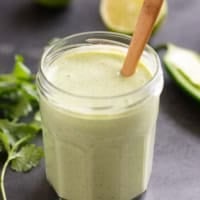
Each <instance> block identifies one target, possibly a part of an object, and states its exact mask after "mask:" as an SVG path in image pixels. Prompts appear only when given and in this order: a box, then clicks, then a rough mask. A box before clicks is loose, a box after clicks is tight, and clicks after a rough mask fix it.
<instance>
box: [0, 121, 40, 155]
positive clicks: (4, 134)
mask: <svg viewBox="0 0 200 200" xmlns="http://www.w3.org/2000/svg"><path fill="white" fill-rule="evenodd" d="M40 129H41V127H40V126H39V125H38V124H35V123H30V124H25V123H15V122H10V121H8V120H0V142H1V144H2V146H3V147H4V149H5V150H6V151H7V153H9V150H10V149H11V148H13V147H14V146H15V144H16V143H17V141H19V140H23V143H27V142H29V141H30V140H31V139H32V138H34V137H35V136H36V135H37V134H38V133H39V131H40Z"/></svg>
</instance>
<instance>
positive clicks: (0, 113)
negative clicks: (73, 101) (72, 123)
mask: <svg viewBox="0 0 200 200" xmlns="http://www.w3.org/2000/svg"><path fill="white" fill-rule="evenodd" d="M34 79H35V76H34V75H32V73H31V71H30V70H29V69H28V68H27V67H26V66H25V65H24V60H23V57H22V56H20V55H17V56H16V57H15V66H14V69H13V71H12V72H11V73H10V74H2V75H0V158H3V156H2V155H6V158H5V159H4V160H3V161H4V164H3V167H2V170H1V176H0V181H1V182H0V183H1V194H2V198H3V200H6V199H7V197H6V192H5V186H4V179H5V173H6V170H7V168H8V166H9V165H10V167H11V169H13V170H15V171H17V172H27V171H29V170H31V169H32V168H33V167H36V166H37V165H38V164H39V162H40V160H41V158H42V157H43V150H42V148H41V147H37V146H36V145H35V144H31V141H32V140H33V139H34V138H35V137H36V136H37V135H38V133H39V132H40V130H41V125H40V115H39V112H38V109H39V106H38V98H37V93H36V88H35V84H34ZM24 117H27V118H28V119H29V120H28V122H27V123H24V122H22V119H23V118H24ZM1 161H2V160H1Z"/></svg>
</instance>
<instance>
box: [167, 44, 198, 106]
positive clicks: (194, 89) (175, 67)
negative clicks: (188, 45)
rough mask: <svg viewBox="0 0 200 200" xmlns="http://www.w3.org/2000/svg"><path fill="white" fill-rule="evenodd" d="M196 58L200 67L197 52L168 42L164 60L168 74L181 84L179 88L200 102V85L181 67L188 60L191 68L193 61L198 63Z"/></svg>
mask: <svg viewBox="0 0 200 200" xmlns="http://www.w3.org/2000/svg"><path fill="white" fill-rule="evenodd" d="M183 56H184V57H183ZM172 57H173V58H172ZM196 59H197V60H198V62H199V65H198V68H200V58H199V56H198V54H197V53H195V52H194V51H191V50H188V49H184V48H180V47H177V46H175V45H172V44H168V45H167V52H166V54H165V55H164V58H163V62H164V64H165V66H166V70H167V72H168V74H169V75H170V76H171V78H172V79H173V80H174V81H175V83H176V84H177V85H178V86H179V88H180V89H182V91H184V93H185V94H186V95H187V96H190V97H192V98H193V99H194V100H197V101H198V102H200V87H199V86H200V85H197V84H196V83H195V84H194V82H192V81H191V79H189V77H188V74H186V71H183V70H182V69H181V65H183V64H182V63H184V61H185V60H187V61H186V62H187V64H189V65H187V66H188V68H189V69H190V67H191V68H192V64H191V63H193V62H195V63H196ZM194 60H195V61H194ZM184 65H185V64H184ZM195 65H196V64H195ZM198 70H199V69H198ZM198 75H199V74H198ZM190 76H191V75H190Z"/></svg>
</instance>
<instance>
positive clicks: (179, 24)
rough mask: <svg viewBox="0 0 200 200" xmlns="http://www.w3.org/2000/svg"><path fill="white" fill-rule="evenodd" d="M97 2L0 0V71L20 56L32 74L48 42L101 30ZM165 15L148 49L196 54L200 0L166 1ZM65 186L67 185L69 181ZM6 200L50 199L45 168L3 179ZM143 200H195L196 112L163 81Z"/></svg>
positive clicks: (198, 160) (198, 183)
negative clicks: (55, 5)
mask: <svg viewBox="0 0 200 200" xmlns="http://www.w3.org/2000/svg"><path fill="white" fill-rule="evenodd" d="M98 2H99V1H98V0H72V3H71V5H70V7H69V8H68V9H67V10H63V11H61V12H55V13H53V12H49V11H45V10H42V9H38V8H37V7H35V6H33V4H32V3H31V1H30V0H29V1H28V0H18V1H13V0H6V1H0V72H5V71H9V70H10V69H11V66H12V63H13V60H12V58H13V55H14V54H16V53H22V54H23V55H24V56H25V58H26V62H27V63H28V64H29V65H30V66H32V70H33V71H34V72H36V70H37V66H38V63H39V58H40V55H41V52H42V48H43V46H44V45H45V44H47V42H48V41H49V39H51V38H53V37H62V36H65V35H69V34H72V33H76V32H82V31H89V30H104V29H105V27H104V26H103V24H102V22H101V20H100V17H99V15H98ZM168 2H169V16H168V18H167V20H166V22H165V25H164V26H163V27H162V28H161V30H160V31H159V32H158V33H157V34H156V35H155V37H154V38H153V39H152V44H153V45H155V44H160V43H164V42H169V41H170V42H175V43H176V44H178V45H181V46H184V47H188V48H192V49H194V50H197V51H199V52H200V26H199V17H198V16H199V10H200V1H199V0H190V1H188V0H175V1H174V0H168ZM69 181H70V180H69ZM6 189H7V193H8V200H35V199H37V200H55V199H56V195H55V194H54V192H53V191H52V189H51V188H50V186H49V185H48V183H47V182H46V179H45V174H44V164H42V165H41V166H40V167H39V168H37V169H34V170H33V171H32V172H31V173H29V174H16V173H13V172H11V171H9V172H8V174H7V177H6ZM142 199H144V200H198V199H200V109H199V105H195V104H194V103H193V102H192V101H190V99H188V98H186V97H185V96H184V95H183V94H182V93H181V92H180V91H179V90H178V89H177V88H176V87H175V85H174V84H173V82H172V81H171V80H170V79H169V78H168V76H166V77H165V88H164V91H163V94H162V97H161V107H160V115H159V120H158V129H157V139H156V147H155V159H154V167H153V174H152V177H151V181H150V186H149V189H148V191H147V193H146V194H145V195H144V196H143V198H142ZM94 200H95V199H94Z"/></svg>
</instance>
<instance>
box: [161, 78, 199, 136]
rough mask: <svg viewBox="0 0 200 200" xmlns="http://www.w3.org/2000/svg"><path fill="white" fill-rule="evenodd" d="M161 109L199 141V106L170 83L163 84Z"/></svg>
mask: <svg viewBox="0 0 200 200" xmlns="http://www.w3.org/2000/svg"><path fill="white" fill-rule="evenodd" d="M161 109H162V110H164V112H165V113H166V114H167V115H169V116H170V118H173V119H174V120H175V121H176V122H177V124H179V125H181V126H183V127H184V128H185V129H187V130H189V132H190V133H191V134H193V135H194V136H196V137H198V138H199V139H200V123H199V116H200V107H199V104H198V103H197V102H195V100H193V99H192V98H191V97H188V96H187V95H185V94H184V93H183V92H182V91H181V90H180V89H179V88H178V87H177V86H176V85H175V84H174V83H173V82H172V81H166V83H165V88H164V90H163V93H162V96H161Z"/></svg>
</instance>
